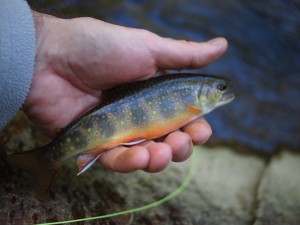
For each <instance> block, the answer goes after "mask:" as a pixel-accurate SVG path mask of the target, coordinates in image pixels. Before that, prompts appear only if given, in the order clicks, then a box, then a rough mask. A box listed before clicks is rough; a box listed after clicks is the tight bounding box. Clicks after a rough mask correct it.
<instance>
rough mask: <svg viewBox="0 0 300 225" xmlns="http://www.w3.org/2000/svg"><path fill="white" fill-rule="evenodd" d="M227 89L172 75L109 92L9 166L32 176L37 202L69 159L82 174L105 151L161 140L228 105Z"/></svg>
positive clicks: (208, 80) (210, 80) (206, 78)
mask: <svg viewBox="0 0 300 225" xmlns="http://www.w3.org/2000/svg"><path fill="white" fill-rule="evenodd" d="M230 84H231V82H230V80H229V79H228V78H225V77H220V76H214V75H204V74H193V73H176V74H169V75H165V76H157V77H153V78H150V79H148V80H143V81H136V82H132V83H128V84H124V85H121V86H117V87H113V88H111V89H109V90H107V91H104V92H103V94H102V101H101V102H102V103H101V104H100V105H98V106H97V107H95V108H93V109H91V110H90V111H88V112H87V113H85V114H84V115H83V116H81V117H80V118H78V119H77V120H75V121H74V122H72V123H70V124H69V125H68V126H67V127H65V128H63V129H62V131H60V133H59V135H58V136H57V137H56V138H55V139H54V140H53V141H52V142H50V143H49V144H47V145H45V146H42V147H40V148H38V149H35V150H31V151H26V152H20V153H15V154H12V155H10V156H8V158H9V161H11V162H14V163H15V164H17V166H19V167H21V168H23V169H24V170H26V171H27V172H28V173H29V174H31V175H32V177H33V178H34V181H35V192H36V194H37V196H44V195H45V194H46V193H48V192H49V190H50V188H51V186H52V184H53V182H54V179H55V177H56V174H57V171H58V169H59V168H60V167H61V165H62V164H63V163H64V162H65V161H66V160H67V159H69V158H70V157H73V156H78V159H77V164H78V168H79V173H78V175H79V174H82V173H83V172H85V171H86V170H87V169H88V168H90V167H91V165H93V163H94V162H96V161H97V159H99V157H100V156H101V154H102V153H103V152H104V151H107V150H110V149H113V148H114V147H117V146H122V145H124V146H130V145H136V144H138V143H141V142H143V141H146V140H153V139H156V138H159V137H162V136H164V135H167V134H168V133H170V132H172V131H174V130H177V129H179V128H181V127H182V126H184V125H186V124H188V123H189V122H191V121H193V120H195V119H197V118H199V117H201V116H203V115H205V114H207V113H209V112H211V111H212V110H214V109H215V108H218V107H220V106H222V105H225V104H227V103H229V102H231V101H232V100H233V99H234V97H235V95H234V94H233V93H232V92H230V91H229V90H230V86H231V85H230Z"/></svg>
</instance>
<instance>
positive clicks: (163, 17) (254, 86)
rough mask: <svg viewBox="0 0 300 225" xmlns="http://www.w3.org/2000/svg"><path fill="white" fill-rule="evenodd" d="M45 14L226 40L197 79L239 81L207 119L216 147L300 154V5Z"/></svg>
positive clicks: (68, 2) (115, 6)
mask: <svg viewBox="0 0 300 225" xmlns="http://www.w3.org/2000/svg"><path fill="white" fill-rule="evenodd" d="M28 2H29V3H30V5H31V6H32V7H33V8H34V9H37V10H40V11H42V12H44V13H49V14H54V15H58V16H62V17H67V18H68V17H76V16H91V17H95V18H98V19H102V20H105V21H107V22H111V23H116V24H120V25H124V26H130V27H136V28H144V29H148V30H150V31H152V32H155V33H157V34H159V35H161V36H167V37H172V38H179V39H187V40H194V41H204V40H207V39H209V38H213V37H216V36H223V37H226V38H227V40H228V42H229V48H228V51H227V53H226V54H225V55H224V56H223V57H222V58H221V59H220V60H218V61H217V62H215V63H213V64H211V65H209V66H207V67H205V68H202V69H199V70H197V71H196V72H202V73H210V74H218V75H224V76H227V77H229V78H231V79H232V80H233V83H234V90H235V93H236V94H237V98H236V100H235V101H234V102H232V103H231V104H229V105H227V106H225V107H223V108H220V109H218V110H216V111H214V112H213V113H211V114H210V115H208V116H207V119H208V121H209V122H210V124H211V125H212V127H213V131H214V134H213V137H212V141H227V142H232V141H233V142H238V143H241V144H245V145H248V146H251V147H253V148H254V149H256V150H257V151H263V152H266V153H270V152H272V151H274V150H275V149H277V148H278V147H279V146H281V147H282V146H285V147H291V148H295V149H298V150H299V149H300V100H299V98H300V74H299V73H300V54H299V52H300V42H299V39H300V1H296V0H294V1H293V0H290V1H285V0H266V1H263V2H262V1H258V0H253V1H232V0H227V1H217V0H203V1H202V0H164V1H159V0H152V1H150V0H148V1H147V0H128V1H123V0H116V1H109V0H102V1H101V0H85V1H83V0H55V1H50V0H40V1H33V0H30V1H28Z"/></svg>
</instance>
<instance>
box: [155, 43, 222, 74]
mask: <svg viewBox="0 0 300 225" xmlns="http://www.w3.org/2000/svg"><path fill="white" fill-rule="evenodd" d="M226 49H227V41H226V39H224V38H215V39H212V40H210V41H207V42H200V43H197V42H189V41H183V40H181V41H178V40H173V39H169V38H161V37H157V39H156V41H154V42H152V43H150V50H151V53H152V55H153V57H154V60H155V62H156V66H157V67H158V69H186V68H199V67H203V66H205V65H207V64H209V63H211V62H213V61H214V60H216V59H218V58H219V57H220V56H222V55H223V54H224V52H225V51H226Z"/></svg>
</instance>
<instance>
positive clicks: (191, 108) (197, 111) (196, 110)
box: [188, 104, 202, 115]
mask: <svg viewBox="0 0 300 225" xmlns="http://www.w3.org/2000/svg"><path fill="white" fill-rule="evenodd" d="M188 109H189V111H190V112H191V113H193V114H195V115H199V114H201V113H202V110H201V109H200V108H198V107H196V106H193V105H191V104H188Z"/></svg>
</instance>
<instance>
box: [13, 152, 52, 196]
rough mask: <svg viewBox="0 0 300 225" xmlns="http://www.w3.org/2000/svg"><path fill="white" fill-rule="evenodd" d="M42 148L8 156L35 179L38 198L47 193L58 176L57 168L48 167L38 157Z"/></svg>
mask: <svg viewBox="0 0 300 225" xmlns="http://www.w3.org/2000/svg"><path fill="white" fill-rule="evenodd" d="M41 150H42V149H41V148H39V149H35V150H31V151H26V152H21V153H15V154H12V155H9V156H8V161H9V162H11V163H13V164H15V165H16V166H18V167H20V168H21V169H24V170H25V171H26V172H28V173H29V174H30V175H31V176H32V178H33V181H34V190H35V193H36V196H37V197H38V198H42V197H44V196H45V195H47V194H48V193H49V191H50V189H51V187H52V185H53V183H54V180H55V178H56V174H57V171H58V169H57V168H48V167H46V166H45V165H44V163H43V162H42V161H41V160H39V159H38V157H37V154H36V153H37V152H38V151H41Z"/></svg>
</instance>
